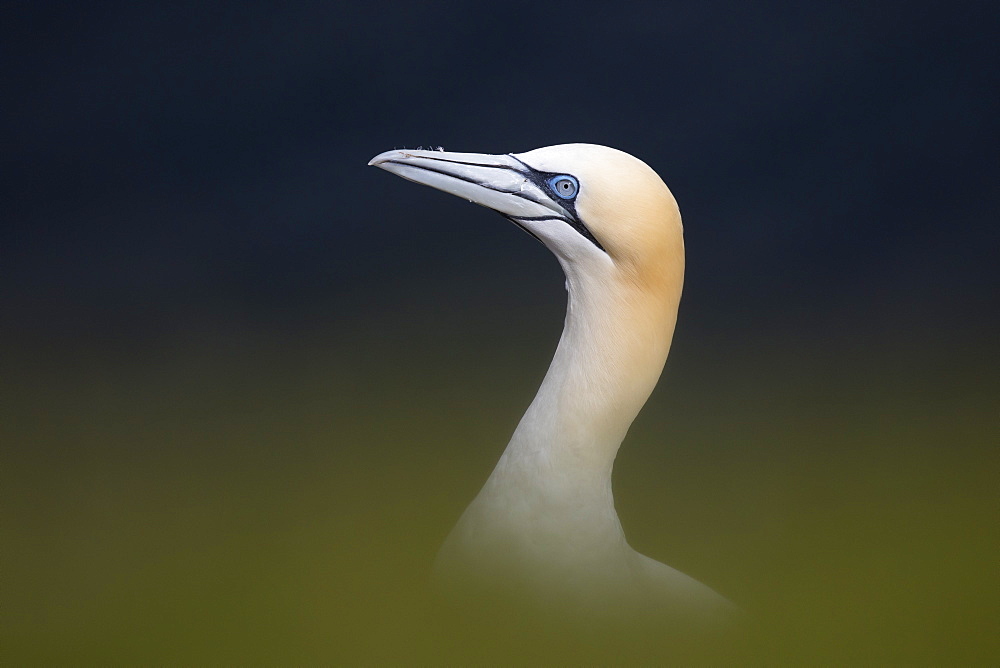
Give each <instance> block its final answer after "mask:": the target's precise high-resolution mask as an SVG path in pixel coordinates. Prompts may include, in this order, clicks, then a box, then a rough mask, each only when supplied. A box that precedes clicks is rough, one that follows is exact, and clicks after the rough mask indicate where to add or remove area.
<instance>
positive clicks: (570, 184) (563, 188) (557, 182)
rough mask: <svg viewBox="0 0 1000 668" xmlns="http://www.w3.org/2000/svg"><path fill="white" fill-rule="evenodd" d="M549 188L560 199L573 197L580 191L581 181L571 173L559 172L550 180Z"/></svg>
mask: <svg viewBox="0 0 1000 668" xmlns="http://www.w3.org/2000/svg"><path fill="white" fill-rule="evenodd" d="M548 184H549V188H551V189H552V192H554V193H555V194H556V197H559V198H560V199H573V198H574V197H576V194H577V193H578V192H580V183H579V181H577V180H576V179H575V178H573V177H572V176H570V175H569V174H559V175H558V176H553V177H552V178H551V179H549V180H548Z"/></svg>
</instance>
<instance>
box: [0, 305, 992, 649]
mask: <svg viewBox="0 0 1000 668" xmlns="http://www.w3.org/2000/svg"><path fill="white" fill-rule="evenodd" d="M553 314H555V315H553ZM517 315H518V316H521V317H522V318H523V317H527V316H526V314H524V313H521V314H517ZM527 315H537V314H527ZM412 316H413V313H407V312H405V310H404V311H402V312H400V313H398V314H397V315H395V316H393V317H385V316H381V317H378V318H376V317H374V316H373V317H367V318H365V317H359V318H358V319H357V320H356V321H354V322H350V323H344V322H340V323H337V324H336V326H330V327H328V328H327V329H323V330H321V331H314V332H312V333H310V334H308V335H305V334H302V333H301V332H294V328H289V330H292V331H291V333H289V332H288V331H286V333H285V334H272V335H269V336H264V335H262V334H259V333H257V334H253V335H250V334H246V333H243V334H239V333H234V332H233V331H224V328H223V329H217V330H215V332H214V333H213V330H212V328H211V327H201V328H199V327H195V326H193V325H192V329H191V331H190V332H189V333H188V334H186V335H172V336H170V337H167V338H166V339H165V340H161V341H158V342H153V343H148V344H147V343H143V344H138V343H127V342H126V343H123V344H120V345H119V346H117V347H116V349H114V350H111V349H108V348H109V347H107V346H105V347H103V348H102V346H99V345H76V347H73V346H69V345H68V346H65V347H63V346H55V347H53V348H51V349H46V348H45V347H44V346H42V345H39V346H35V347H34V348H32V347H31V346H20V347H19V348H18V350H17V351H16V353H14V351H6V352H7V353H11V354H10V355H8V358H7V360H6V362H5V368H4V370H3V371H4V375H3V377H2V378H0V391H2V393H3V394H2V407H0V411H2V413H0V418H2V421H0V442H2V471H0V482H2V500H3V502H2V506H0V513H2V515H0V540H2V552H0V559H2V574H0V586H2V593H0V596H2V601H0V662H3V663H5V664H25V663H40V664H51V663H73V664H87V663H92V664H98V663H100V664H108V663H114V664H123V663H139V662H141V663H152V664H161V663H196V664H204V663H219V662H226V663H269V664H290V663H329V662H333V663H355V662H364V663H382V662H390V663H437V662H440V661H450V662H491V663H495V662H506V661H522V662H528V663H530V662H533V661H549V662H551V661H561V662H577V661H584V660H588V659H589V660H591V661H612V662H613V661H619V662H627V661H634V660H643V659H645V660H657V659H659V660H664V659H666V660H669V659H673V660H683V661H687V662H694V663H698V662H700V661H704V662H718V661H755V662H758V663H761V662H763V663H774V662H803V663H814V662H822V663H835V664H837V663H840V664H861V663H875V664H878V663H883V662H903V663H930V664H969V663H994V662H996V661H998V660H1000V643H998V635H1000V634H998V633H997V629H998V628H1000V627H998V598H1000V587H998V585H1000V574H998V573H1000V569H998V568H997V548H998V510H1000V508H998V500H997V499H998V497H997V486H996V485H997V463H998V458H997V442H998V416H1000V411H998V407H1000V397H998V395H997V393H996V384H995V375H996V372H995V367H994V366H993V365H992V363H988V362H990V358H989V357H988V356H987V357H985V358H984V355H985V351H987V350H988V346H992V345H993V344H988V343H987V342H985V341H983V342H981V345H980V346H979V347H978V348H977V347H975V346H973V347H971V348H966V349H964V350H962V349H959V348H957V347H953V346H946V345H940V346H937V347H931V348H930V349H929V350H924V349H922V347H921V344H918V343H916V342H911V343H910V344H906V343H904V344H900V343H898V342H894V341H892V340H891V339H890V340H888V341H886V342H883V344H881V345H872V346H867V345H853V344H852V343H851V341H850V340H849V339H847V338H845V339H844V340H843V341H812V342H810V343H808V344H803V343H801V342H798V343H797V342H795V341H792V340H786V341H781V340H780V339H776V338H775V337H774V336H772V335H770V334H769V335H767V336H763V335H762V336H760V337H758V338H759V341H757V342H756V343H753V342H742V343H740V344H738V345H737V344H734V343H732V342H729V343H727V342H726V341H724V340H721V339H720V340H719V341H716V342H710V341H704V340H696V338H695V337H694V335H693V334H691V335H688V336H687V337H686V336H685V334H684V331H683V326H682V329H681V331H680V332H679V334H678V339H677V341H676V343H675V348H674V353H673V356H672V358H671V360H670V361H669V362H668V365H667V373H666V375H665V377H664V382H661V385H660V388H658V390H657V392H656V393H655V394H654V396H653V398H652V400H651V402H650V404H649V405H648V406H647V409H646V411H645V412H644V413H643V414H642V415H641V416H640V419H639V420H638V421H637V423H636V424H635V426H634V427H633V429H632V432H631V433H630V435H629V438H628V439H627V440H626V443H625V445H624V446H623V449H622V453H621V454H620V456H619V459H618V463H617V467H616V493H617V498H618V507H619V514H620V515H621V518H622V522H623V524H624V525H625V529H626V534H627V535H628V536H629V538H630V541H631V542H632V544H633V546H634V547H636V549H638V550H640V551H642V552H645V553H646V554H649V555H651V556H653V557H655V558H657V559H660V560H662V561H664V562H666V563H669V564H670V565H672V566H675V567H677V568H679V569H681V570H683V571H686V572H687V573H690V574H691V575H693V576H695V577H696V578H698V579H700V580H702V581H704V582H706V583H707V584H709V585H711V586H713V587H715V588H716V589H717V590H718V591H719V592H721V593H723V594H725V595H727V596H729V597H730V598H731V599H733V600H734V601H735V602H737V603H738V604H739V605H740V606H741V607H743V608H744V609H745V610H746V611H747V621H746V625H745V627H744V628H742V629H740V630H738V631H737V632H734V633H733V634H732V635H731V636H727V637H725V638H723V639H721V640H714V641H712V642H706V641H699V640H698V639H689V640H688V641H687V642H683V643H678V642H677V640H676V639H671V640H668V639H667V638H668V636H666V635H665V636H664V640H663V641H662V642H657V641H656V640H655V639H654V640H652V641H647V642H633V641H631V640H629V639H624V638H617V637H602V636H601V635H600V634H587V635H586V636H582V637H580V636H574V635H572V634H565V633H557V632H555V631H553V630H546V629H539V628H535V627H533V626H532V625H531V624H530V623H525V622H524V621H523V620H517V619H509V618H505V617H503V616H502V615H494V616H490V615H489V613H485V614H483V615H479V614H466V613H465V612H463V611H459V612H458V613H457V614H456V613H455V612H454V611H450V610H448V609H447V608H446V607H443V606H441V605H439V604H438V603H437V602H436V601H435V599H434V598H433V597H432V596H430V595H428V593H427V592H426V591H425V583H426V576H427V572H428V570H429V568H430V564H431V561H432V559H433V557H434V554H435V551H436V549H437V547H438V545H439V544H440V542H441V540H442V539H443V537H444V536H445V534H446V533H447V531H448V530H449V528H450V527H451V525H452V523H453V522H454V521H455V519H456V518H457V516H458V514H459V513H460V512H461V511H462V509H463V508H464V506H465V504H466V503H467V502H468V501H469V500H470V499H471V498H472V496H473V495H474V494H475V492H476V491H477V489H478V487H479V485H480V484H481V483H482V482H483V480H485V478H486V476H487V475H488V473H489V470H490V468H491V466H492V464H493V462H494V461H495V460H496V458H497V457H498V456H499V454H500V452H501V449H502V447H503V445H504V444H505V443H506V439H507V437H508V436H509V434H510V432H511V430H512V429H513V427H514V425H515V424H516V421H517V419H518V418H519V417H520V413H521V411H522V410H523V409H524V407H525V406H526V405H527V403H528V401H529V400H530V398H531V396H532V395H533V393H534V389H535V386H536V384H537V382H538V381H539V380H540V379H541V376H542V373H543V372H544V369H545V366H546V365H547V362H548V357H549V355H550V353H551V351H552V349H553V347H554V343H555V338H556V337H557V335H558V325H559V324H560V323H559V321H560V319H561V318H560V316H559V314H558V312H557V310H554V311H553V313H545V314H542V315H539V316H538V317H539V318H540V320H539V321H540V322H545V323H546V324H545V325H544V326H538V327H536V326H534V325H532V327H525V326H523V321H518V320H517V319H514V320H510V319H509V316H510V314H509V313H507V314H502V313H501V314H497V315H496V316H492V317H495V318H496V319H495V320H490V319H489V318H487V319H486V320H484V319H483V318H480V319H479V320H476V319H475V318H470V317H467V316H466V315H465V314H461V315H458V314H451V318H452V319H451V321H448V317H449V316H448V314H447V313H436V314H434V316H433V317H427V318H425V319H423V320H421V319H417V318H414V317H412ZM550 320H551V322H550ZM514 322H518V323H519V324H517V326H515V325H514V324H512V323H514ZM683 324H685V323H682V325H683ZM526 331H528V333H525V332H526ZM539 331H541V332H543V333H539ZM765 342H766V343H765ZM915 361H918V362H919V364H914V362H915Z"/></svg>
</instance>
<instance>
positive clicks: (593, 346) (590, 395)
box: [484, 261, 683, 523]
mask: <svg viewBox="0 0 1000 668" xmlns="http://www.w3.org/2000/svg"><path fill="white" fill-rule="evenodd" d="M564 270H565V271H566V277H567V292H568V300H567V309H566V322H565V326H564V328H563V333H562V337H561V338H560V340H559V345H558V347H557V349H556V353H555V356H554V358H553V360H552V363H551V365H550V366H549V370H548V372H547V373H546V375H545V379H544V380H543V381H542V385H541V388H540V389H539V391H538V394H537V395H536V396H535V399H534V401H532V403H531V405H530V406H529V408H528V410H527V412H526V413H525V415H524V417H523V418H522V419H521V422H520V423H519V425H518V427H517V429H516V430H515V432H514V435H513V437H512V438H511V441H510V443H509V445H508V446H507V449H506V450H505V452H504V454H503V456H502V457H501V459H500V461H499V462H498V464H497V467H496V469H495V470H494V472H493V475H492V476H491V478H490V482H489V483H488V484H487V489H489V488H490V487H492V488H493V490H492V491H493V492H494V493H497V492H499V493H502V492H503V491H504V490H509V491H510V492H512V493H516V494H520V495H528V496H529V497H531V498H532V501H533V502H535V503H539V504H541V505H546V504H547V503H549V502H551V503H552V504H553V505H554V506H559V505H560V504H562V503H564V502H570V503H572V504H574V505H575V507H577V508H578V509H579V510H580V511H583V512H587V510H586V509H589V510H590V511H594V510H595V509H597V508H603V509H604V510H606V511H608V513H610V515H612V516H614V502H613V498H612V495H611V469H612V466H613V464H614V459H615V456H616V454H617V452H618V448H619V446H620V445H621V442H622V439H623V438H624V437H625V434H626V432H627V431H628V428H629V426H630V425H631V424H632V421H633V419H635V417H636V415H637V414H638V412H639V410H640V409H641V408H642V406H643V404H644V403H645V402H646V399H647V398H648V397H649V394H650V392H652V390H653V387H654V386H655V385H656V382H657V379H658V378H659V376H660V372H661V370H662V369H663V364H664V362H665V361H666V358H667V353H668V351H669V348H670V340H671V338H672V336H673V331H674V324H675V322H676V316H677V306H678V302H679V300H680V288H681V278H680V275H678V276H676V277H673V280H672V281H666V282H662V283H660V284H659V285H656V284H654V285H652V286H650V285H648V284H643V283H642V282H641V281H638V280H635V279H634V277H633V278H629V277H628V276H626V275H624V274H623V273H622V272H621V271H620V270H619V269H618V268H617V267H615V266H614V265H613V264H611V263H610V261H609V262H608V263H607V266H606V267H602V268H601V269H600V270H599V271H595V270H594V268H593V267H584V268H574V266H573V265H571V264H568V263H564ZM680 271H683V269H682V265H681V268H680ZM484 491H486V490H484ZM602 514H606V513H602ZM614 517H615V519H614V521H615V523H617V518H616V516H614Z"/></svg>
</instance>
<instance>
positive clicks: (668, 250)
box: [368, 144, 684, 284]
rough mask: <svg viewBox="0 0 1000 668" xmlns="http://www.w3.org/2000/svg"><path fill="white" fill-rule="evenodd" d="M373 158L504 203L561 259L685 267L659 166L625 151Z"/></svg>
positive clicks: (655, 273)
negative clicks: (657, 170)
mask: <svg viewBox="0 0 1000 668" xmlns="http://www.w3.org/2000/svg"><path fill="white" fill-rule="evenodd" d="M368 164H369V165H375V166H377V167H381V168H382V169H385V170H387V171H390V172H393V173H394V174H397V175H399V176H402V177H403V178H405V179H409V180H410V181H415V182H417V183H423V184H425V185H429V186H431V187H434V188H437V189H439V190H443V191H445V192H449V193H452V194H453V195H458V196H459V197H464V198H466V199H468V200H469V201H471V202H475V203H477V204H481V205H483V206H486V207H489V208H491V209H494V210H495V211H498V212H499V213H501V214H502V215H503V216H505V217H506V218H508V219H509V220H511V221H513V222H514V223H516V224H517V225H518V226H520V227H521V228H523V229H524V230H526V231H527V232H529V233H530V234H531V235H532V236H534V237H536V238H537V239H538V240H540V241H541V242H542V243H543V244H545V245H546V246H547V247H548V248H549V250H551V251H552V252H553V253H554V254H555V255H556V256H557V257H558V258H559V259H560V261H561V263H562V264H563V267H564V269H565V270H566V271H567V274H569V273H570V272H571V271H572V269H573V267H574V266H577V265H580V264H583V265H587V267H588V269H593V268H597V267H603V268H604V269H605V270H610V269H611V268H612V267H613V268H615V269H616V270H617V272H616V273H617V274H618V275H619V276H623V277H628V278H630V279H632V280H633V281H638V282H640V283H645V284H650V283H652V284H656V283H661V282H662V281H663V280H664V279H665V275H664V272H666V273H668V274H672V275H676V273H677V270H678V269H679V270H680V271H681V272H682V271H683V252H684V251H683V238H682V228H681V218H680V212H679V210H678V208H677V203H676V201H675V200H674V198H673V195H672V194H671V193H670V190H669V189H668V188H667V186H666V185H665V184H664V183H663V181H662V180H661V179H660V177H659V176H657V174H656V172H654V171H653V170H652V169H650V168H649V167H648V166H647V165H646V164H645V163H644V162H642V161H641V160H639V159H637V158H634V157H632V156H631V155H629V154H627V153H624V152H622V151H619V150H616V149H613V148H608V147H606V146H597V145H594V144H562V145H559V146H548V147H545V148H539V149H535V150H533V151H528V152H527V153H520V154H508V155H487V154H478V153H450V152H444V151H424V150H396V151H387V152H385V153H382V154H380V155H378V156H376V157H375V158H373V159H372V160H371V162H369V163H368Z"/></svg>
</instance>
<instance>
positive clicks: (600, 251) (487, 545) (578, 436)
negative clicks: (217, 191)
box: [368, 144, 735, 622]
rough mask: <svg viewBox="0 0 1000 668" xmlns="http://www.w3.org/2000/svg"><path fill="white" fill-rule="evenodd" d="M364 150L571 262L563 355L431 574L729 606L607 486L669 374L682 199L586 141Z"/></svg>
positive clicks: (685, 608) (567, 593)
mask: <svg viewBox="0 0 1000 668" xmlns="http://www.w3.org/2000/svg"><path fill="white" fill-rule="evenodd" d="M368 164H369V165H374V166H377V167H380V168H382V169H384V170H386V171H389V172H392V173H394V174H397V175H399V176H401V177H403V178H405V179H408V180H410V181H414V182H416V183H422V184H425V185H428V186H432V187H434V188H437V189H439V190H443V191H445V192H448V193H451V194H453V195H457V196H459V197H463V198H465V199H468V200H469V201H471V202H475V203H477V204H481V205H483V206H486V207H488V208H491V209H494V210H495V211H498V212H499V213H500V214H502V215H503V216H504V217H506V218H507V219H508V220H510V221H512V222H513V223H515V224H516V225H517V226H519V227H520V228H522V229H523V230H525V231H527V232H528V233H529V234H531V235H532V236H534V237H535V238H536V239H538V240H539V241H541V242H542V243H543V244H545V246H546V247H548V249H549V250H550V251H552V253H553V254H555V256H556V258H557V259H558V260H559V263H560V264H561V265H562V269H563V272H564V273H565V275H566V290H567V292H568V299H567V307H566V319H565V323H564V328H563V332H562V336H561V338H560V340H559V344H558V346H557V348H556V352H555V356H554V358H553V360H552V363H551V365H550V366H549V369H548V372H547V373H546V375H545V378H544V380H543V381H542V385H541V388H540V389H539V390H538V393H537V395H536V396H535V398H534V400H533V401H532V402H531V404H530V406H529V407H528V409H527V412H526V413H525V414H524V417H523V418H522V419H521V421H520V423H519V424H518V426H517V428H516V430H515V431H514V434H513V436H512V437H511V439H510V443H509V444H508V445H507V448H506V450H504V452H503V455H502V456H501V457H500V460H499V461H498V462H497V464H496V467H495V468H494V470H493V473H492V474H491V475H490V477H489V479H488V480H487V481H486V484H485V486H484V487H483V488H482V490H481V491H480V492H479V494H478V496H476V498H475V499H474V500H473V501H472V503H471V505H469V506H468V508H467V509H466V510H465V513H464V514H463V515H462V516H461V518H460V520H459V521H458V524H457V525H456V526H455V528H454V529H453V530H452V532H451V534H450V535H449V536H448V538H447V539H446V541H445V543H444V546H443V547H442V548H441V551H440V553H439V555H438V558H437V561H436V564H435V571H436V573H437V575H438V577H439V578H440V579H442V580H444V581H446V582H449V583H459V584H461V585H462V586H464V587H479V588H482V589H484V590H485V589H488V588H493V589H499V588H500V587H506V588H509V589H510V590H511V591H514V590H516V591H518V592H519V593H520V594H521V595H523V596H525V597H528V598H530V599H531V600H532V601H533V602H534V603H536V604H537V606H538V607H539V608H540V609H543V610H548V611H553V612H556V613H557V614H558V613H559V612H560V611H574V614H577V613H583V614H595V615H608V616H610V615H616V614H619V613H625V612H639V613H640V614H643V613H645V612H649V613H651V614H652V613H659V614H666V615H669V616H672V617H676V618H681V619H688V620H704V621H708V622H711V621H712V620H715V619H721V618H726V617H728V616H729V615H730V614H731V613H732V611H733V610H734V609H735V608H734V606H733V605H732V604H731V603H730V602H729V601H728V600H727V599H725V598H723V597H722V596H720V595H719V594H717V593H716V592H715V591H713V590H712V589H710V588H709V587H707V586H705V585H703V584H701V583H700V582H698V581H696V580H694V579H693V578H691V577H689V576H687V575H685V574H683V573H681V572H680V571H678V570H675V569H673V568H671V567H669V566H666V565H664V564H662V563H660V562H658V561H654V560H653V559H650V558H649V557H646V556H643V555H642V554H639V553H638V552H636V551H635V550H633V549H632V548H631V547H630V546H629V545H628V543H627V542H626V540H625V535H624V533H623V531H622V526H621V524H620V522H619V520H618V515H617V513H616V511H615V506H614V498H613V496H612V489H611V470H612V465H613V463H614V459H615V455H616V454H617V452H618V448H619V446H620V445H621V443H622V440H623V439H624V437H625V434H626V432H627V431H628V428H629V426H630V425H631V424H632V421H633V419H634V418H635V417H636V415H637V414H638V412H639V410H640V409H641V408H642V406H643V404H644V403H645V402H646V399H647V398H648V397H649V395H650V392H652V390H653V387H654V386H655V385H656V382H657V380H658V379H659V377H660V372H661V371H662V369H663V365H664V362H665V361H666V358H667V353H668V351H669V349H670V342H671V339H672V337H673V333H674V325H675V323H676V320H677V307H678V303H679V301H680V297H681V287H682V284H683V277H684V238H683V229H682V226H681V216H680V211H679V209H678V207H677V203H676V201H675V200H674V197H673V195H672V194H671V192H670V190H669V189H668V188H667V186H666V185H665V184H664V183H663V181H662V180H661V179H660V177H659V176H657V174H656V173H655V172H654V171H653V170H652V169H651V168H650V167H648V166H647V165H646V164H645V163H643V162H642V161H640V160H638V159H637V158H635V157H633V156H631V155H629V154H627V153H624V152H622V151H619V150H616V149H612V148H608V147H605V146H597V145H592V144H566V145H559V146H549V147H546V148H539V149H536V150H533V151H528V152H526V153H520V154H507V155H485V154H478V153H452V152H444V151H442V150H440V149H437V150H433V151H426V150H394V151H387V152H385V153H382V154H380V155H378V156H376V157H375V158H373V159H372V160H371V161H370V162H369V163H368Z"/></svg>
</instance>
